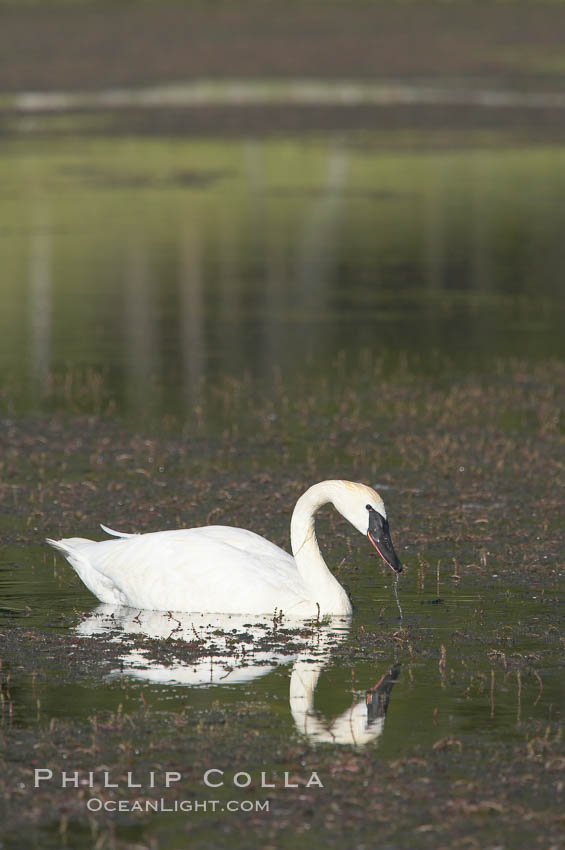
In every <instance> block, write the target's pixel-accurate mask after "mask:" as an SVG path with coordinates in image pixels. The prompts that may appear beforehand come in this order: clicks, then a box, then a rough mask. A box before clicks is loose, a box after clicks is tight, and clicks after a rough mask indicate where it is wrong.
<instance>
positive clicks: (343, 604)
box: [290, 481, 352, 615]
mask: <svg viewBox="0 0 565 850" xmlns="http://www.w3.org/2000/svg"><path fill="white" fill-rule="evenodd" d="M337 485H338V482H334V481H322V482H321V483H320V484H314V486H313V487H310V489H309V490H307V491H306V492H305V493H304V495H302V496H301V497H300V498H299V500H298V501H297V503H296V506H295V508H294V511H293V514H292V519H291V522H290V543H291V546H292V554H293V555H294V560H295V561H296V566H297V568H298V572H299V573H300V576H301V578H302V580H303V582H304V584H305V585H306V589H307V591H308V594H309V598H310V599H312V600H313V601H314V602H317V603H318V604H319V606H320V614H321V615H324V614H350V613H351V610H352V609H351V603H350V601H349V598H348V596H347V594H346V592H345V590H344V589H343V587H342V586H341V585H340V583H339V582H338V581H337V579H336V578H334V576H333V575H332V574H331V572H330V571H329V569H328V566H327V564H326V562H325V561H324V559H323V557H322V553H321V552H320V547H319V546H318V541H317V540H316V531H315V529H314V515H315V513H316V511H317V510H318V508H321V507H322V505H326V504H327V503H328V502H332V503H333V501H334V495H335V491H336V487H337Z"/></svg>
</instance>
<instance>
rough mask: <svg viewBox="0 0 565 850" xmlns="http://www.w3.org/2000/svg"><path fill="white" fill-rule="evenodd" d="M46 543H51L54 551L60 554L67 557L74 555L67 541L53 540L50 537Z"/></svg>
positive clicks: (46, 539)
mask: <svg viewBox="0 0 565 850" xmlns="http://www.w3.org/2000/svg"><path fill="white" fill-rule="evenodd" d="M45 542H46V543H49V545H50V546H52V547H53V549H57V550H58V551H59V552H62V553H63V555H64V556H65V557H67V555H70V554H71V553H72V549H71V548H70V547H69V546H68V545H67V541H66V540H51V538H50V537H46V538H45Z"/></svg>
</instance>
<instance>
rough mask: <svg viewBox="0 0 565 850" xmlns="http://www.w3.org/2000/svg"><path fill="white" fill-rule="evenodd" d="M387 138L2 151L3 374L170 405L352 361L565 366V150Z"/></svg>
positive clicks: (106, 143)
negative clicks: (460, 146)
mask: <svg viewBox="0 0 565 850" xmlns="http://www.w3.org/2000/svg"><path fill="white" fill-rule="evenodd" d="M380 141H381V142H382V139H381V140H380ZM374 143H375V140H374V138H373V137H371V136H362V137H358V138H357V139H355V140H351V141H350V142H349V143H346V142H344V141H343V140H335V141H334V142H331V143H329V144H328V143H326V142H323V143H322V142H319V141H316V140H314V139H312V140H309V141H302V142H298V141H289V140H285V141H282V140H272V141H265V142H261V143H233V142H232V143H228V142H220V141H213V142H212V141H206V142H197V141H193V142H184V141H166V142H165V141H153V140H145V141H135V142H134V141H129V140H83V141H79V140H73V141H71V140H65V141H56V142H53V141H51V142H47V141H44V142H42V143H41V147H38V145H37V143H33V142H29V143H23V142H20V143H18V146H17V147H14V146H12V145H11V144H9V143H7V144H5V145H4V155H3V157H2V160H1V162H0V184H1V185H2V188H3V195H4V200H3V204H2V208H1V210H0V233H1V234H2V247H3V283H2V297H3V310H2V312H1V314H0V362H1V363H2V369H3V372H4V373H10V372H11V373H12V375H13V377H14V379H15V380H17V381H18V382H19V383H20V385H22V387H24V386H30V385H31V386H32V387H33V386H35V395H36V397H37V396H40V395H41V392H43V389H42V390H41V391H40V392H38V390H39V388H40V387H43V388H45V386H46V385H47V383H46V382H48V381H49V380H50V379H49V378H48V374H49V373H53V374H55V375H61V374H67V373H68V372H69V367H70V371H71V372H74V370H75V368H76V367H79V368H80V369H84V370H85V374H90V375H91V376H92V380H96V379H95V378H94V377H93V376H94V375H95V374H96V373H98V372H100V371H101V372H103V373H104V374H105V375H106V378H105V380H106V383H107V385H108V387H109V391H110V395H111V396H112V397H113V398H114V399H115V400H116V402H117V403H118V404H119V405H120V406H121V405H123V404H124V403H125V404H126V406H130V407H132V408H134V409H135V408H140V409H144V410H146V409H147V404H148V398H149V397H151V398H152V400H153V404H154V405H155V406H156V408H157V409H160V408H161V407H163V408H165V409H167V408H168V409H170V410H171V412H176V411H178V410H179V408H182V407H183V406H185V405H188V406H192V405H193V403H194V399H195V396H196V394H197V391H198V387H199V386H200V384H201V382H202V381H203V380H204V381H207V380H208V379H209V378H213V379H215V377H217V376H222V375H225V374H226V373H227V374H237V373H239V374H241V373H242V372H243V371H244V370H245V369H249V370H250V372H251V374H253V375H257V374H260V375H261V374H262V375H263V376H264V377H265V378H268V379H270V377H271V375H272V369H273V365H276V366H277V367H279V368H281V369H282V370H283V372H285V373H288V372H299V371H300V370H301V369H303V366H304V363H305V362H306V361H308V359H309V358H310V359H313V361H314V363H317V364H318V366H319V368H320V370H321V371H322V372H323V371H324V370H325V369H326V364H327V363H328V362H330V361H331V360H332V359H333V358H334V357H335V356H336V354H337V352H338V351H339V350H341V349H345V350H353V351H355V352H356V351H358V349H359V347H361V346H365V347H367V348H370V349H372V351H373V352H375V351H379V352H381V353H383V352H386V351H389V352H393V353H394V358H393V359H396V360H397V361H398V359H399V357H402V356H405V355H407V356H409V357H411V358H412V362H414V361H415V358H416V357H419V358H421V360H422V364H424V363H427V364H428V366H430V364H431V363H432V361H433V357H434V352H435V351H436V350H442V351H444V352H448V353H449V354H450V355H451V356H452V357H454V358H455V359H456V360H457V361H458V363H459V365H460V366H461V365H463V364H465V365H468V364H469V363H472V364H473V366H476V365H477V363H480V362H482V363H486V364H488V363H489V362H490V359H491V358H492V356H493V355H496V354H498V353H506V354H508V353H512V354H518V355H521V354H522V353H523V352H524V350H525V348H526V349H527V350H528V351H529V352H530V353H534V352H536V353H539V354H540V355H542V354H545V355H548V354H549V355H552V354H556V353H559V352H560V351H562V335H561V334H559V333H558V327H559V326H560V324H561V316H560V314H559V309H560V306H559V305H560V303H561V302H560V292H561V284H562V267H563V266H562V262H561V259H562V257H561V254H562V251H561V233H562V230H563V225H564V224H565V222H564V221H563V214H562V204H561V203H560V200H559V199H560V198H561V196H562V193H563V184H564V182H565V160H564V158H563V152H562V151H561V150H560V149H558V148H557V149H553V150H548V149H544V150H541V149H539V150H533V149H523V150H518V149H515V150H507V149H504V150H498V149H496V148H495V149H483V150H473V151H467V152H464V151H461V150H459V151H456V152H451V153H449V152H446V151H445V150H441V151H439V152H436V151H434V150H427V151H426V152H419V153H417V152H414V151H413V150H409V149H404V150H402V151H401V152H397V153H391V152H390V151H386V150H384V149H381V151H380V152H379V154H378V155H376V152H375V151H376V149H375V147H374ZM57 380H58V379H57ZM148 388H149V389H148ZM31 397H32V393H30V394H29V396H28V399H30V398H31Z"/></svg>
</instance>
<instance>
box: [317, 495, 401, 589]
mask: <svg viewBox="0 0 565 850" xmlns="http://www.w3.org/2000/svg"><path fill="white" fill-rule="evenodd" d="M340 484H341V485H343V486H342V487H340V488H339V490H338V492H337V494H336V497H335V498H334V500H333V502H334V505H335V507H336V508H337V510H338V511H339V512H340V514H342V515H343V516H344V517H345V519H346V520H348V522H350V523H351V525H353V526H354V527H355V528H356V529H357V531H359V532H360V533H361V534H363V535H366V536H367V537H368V538H369V540H370V542H371V544H372V545H373V546H374V547H375V549H376V550H377V552H378V553H379V555H380V556H381V558H382V559H383V561H384V562H385V564H388V566H389V567H391V569H393V570H394V571H395V572H397V573H399V572H401V571H402V564H401V563H400V561H399V559H398V556H397V554H396V552H395V551H394V546H393V545H392V540H391V539H390V531H389V527H388V520H387V518H386V510H385V506H384V502H383V500H382V499H381V497H380V496H379V494H378V493H377V492H376V491H375V490H373V489H372V488H371V487H367V486H366V485H365V484H356V483H354V482H353V481H341V482H340Z"/></svg>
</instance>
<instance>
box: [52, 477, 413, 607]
mask: <svg viewBox="0 0 565 850" xmlns="http://www.w3.org/2000/svg"><path fill="white" fill-rule="evenodd" d="M328 502H331V503H332V504H333V505H334V507H335V508H336V509H337V510H338V511H339V512H340V513H341V514H342V515H343V516H344V517H345V518H346V519H347V520H348V521H349V522H350V523H351V524H352V525H353V526H354V527H355V528H356V529H357V530H358V531H359V532H360V533H361V534H363V535H367V536H368V537H369V540H370V541H371V543H372V544H373V546H374V547H375V549H376V550H377V552H379V554H380V555H381V557H382V558H383V560H384V561H385V562H386V563H387V564H388V565H389V566H390V567H392V569H394V570H395V571H396V572H400V570H401V569H402V565H401V563H400V561H399V560H398V558H397V556H396V553H395V551H394V548H393V545H392V541H391V539H390V533H389V529H388V522H387V519H386V511H385V507H384V504H383V500H382V499H381V497H380V496H379V495H378V493H376V492H375V491H374V490H373V489H371V488H370V487H367V486H366V485H364V484H355V483H354V482H352V481H322V482H321V483H319V484H314V486H313V487H310V489H309V490H307V491H306V492H305V493H304V494H303V495H302V496H301V497H300V498H299V500H298V502H297V503H296V506H295V508H294V511H293V514H292V520H291V524H290V538H291V545H292V553H293V556H291V555H289V554H288V553H287V552H285V551H284V550H283V549H280V548H279V547H278V546H275V545H274V543H270V542H269V541H268V540H265V538H264V537H260V536H259V535H258V534H254V533H253V532H252V531H245V530H244V529H242V528H231V527H228V526H221V525H216V526H214V525H210V526H206V527H203V528H189V529H181V530H178V531H158V532H153V533H150V534H123V533H120V532H116V531H111V529H108V528H106V527H105V526H102V527H103V528H104V530H105V531H107V532H108V533H109V534H113V535H115V536H116V537H118V538H120V539H118V540H104V541H101V542H96V541H94V540H86V539H85V538H82V537H71V538H68V539H65V540H58V541H57V540H50V539H49V538H48V539H47V542H48V543H49V544H50V545H51V546H53V547H55V549H58V550H60V551H61V552H63V554H64V555H65V557H66V558H67V560H68V561H69V563H70V564H71V565H72V566H73V567H74V569H75V570H76V572H77V573H78V575H79V576H80V578H81V579H82V581H83V582H84V583H85V585H86V586H87V587H88V589H89V590H91V591H92V593H94V595H95V596H97V597H98V599H100V601H101V602H105V603H107V604H111V605H126V606H130V607H133V608H146V609H152V610H156V611H201V612H222V613H226V614H229V613H234V614H238V613H247V614H273V613H274V612H275V611H278V612H283V613H284V614H285V615H286V616H291V617H312V616H314V617H315V616H323V615H326V614H349V613H351V610H352V609H351V603H350V601H349V598H348V596H347V594H346V592H345V590H344V589H343V587H342V586H341V585H340V584H339V582H338V581H337V579H335V578H334V576H333V575H332V574H331V572H330V571H329V569H328V567H327V565H326V563H325V561H324V559H323V557H322V554H321V552H320V549H319V547H318V543H317V540H316V534H315V531H314V514H315V513H316V511H317V510H318V508H319V507H321V506H322V505H324V504H327V503H328Z"/></svg>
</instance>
